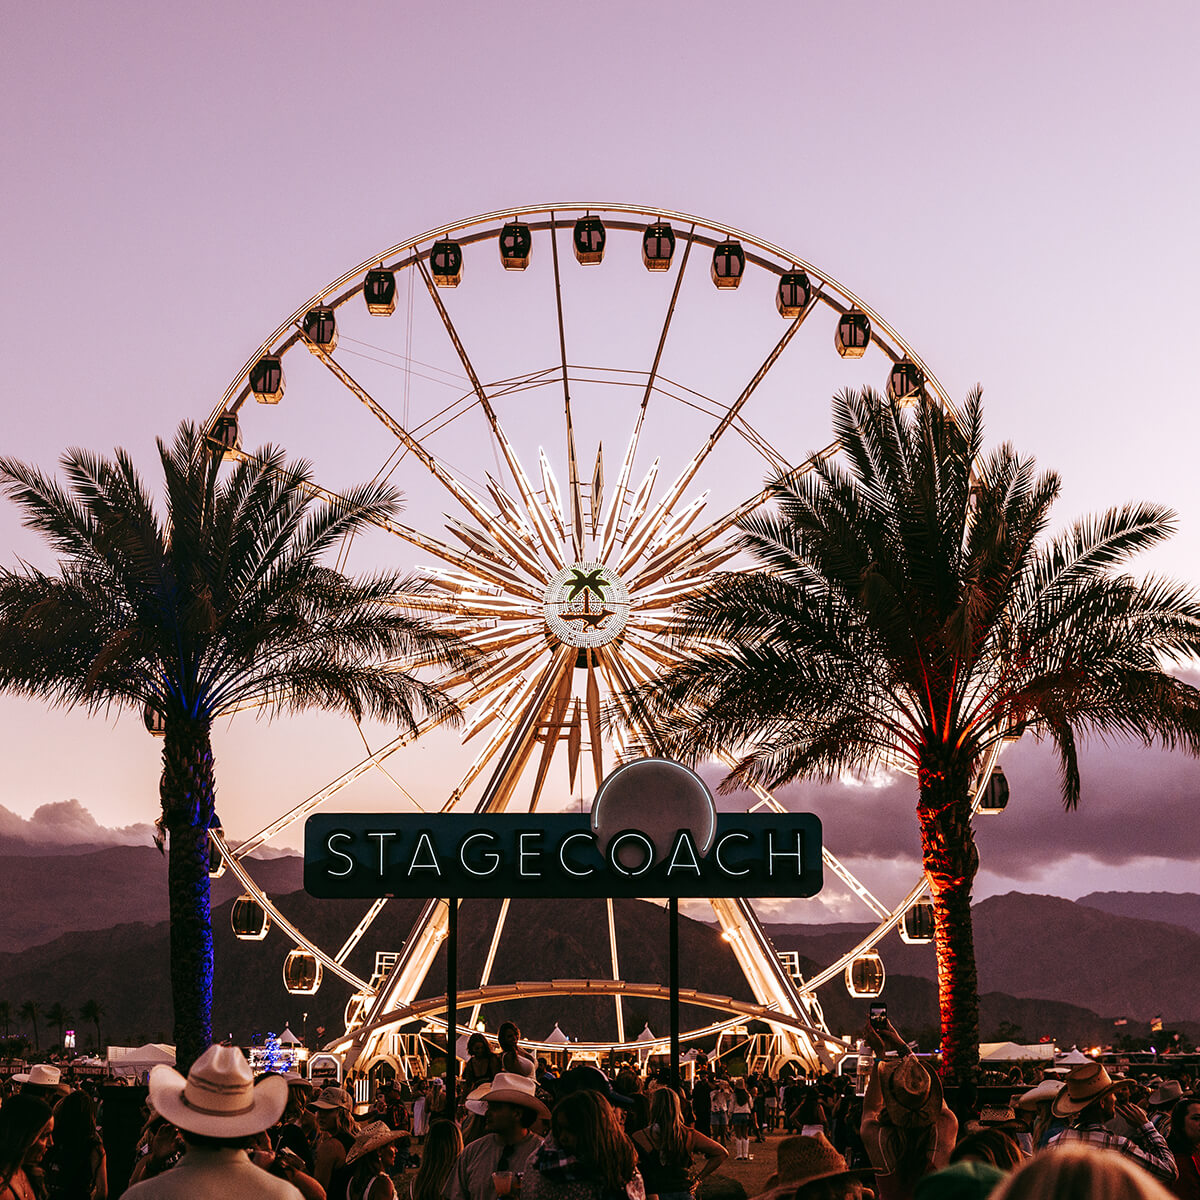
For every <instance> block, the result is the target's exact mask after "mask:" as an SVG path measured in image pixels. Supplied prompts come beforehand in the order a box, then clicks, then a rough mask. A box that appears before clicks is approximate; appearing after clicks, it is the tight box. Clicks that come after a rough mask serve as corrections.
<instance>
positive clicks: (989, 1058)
mask: <svg viewBox="0 0 1200 1200" xmlns="http://www.w3.org/2000/svg"><path fill="white" fill-rule="evenodd" d="M1053 1057H1054V1045H1053V1043H1051V1042H1038V1043H1035V1044H1034V1045H1032V1046H1022V1045H1019V1044H1018V1043H1016V1042H980V1044H979V1061H980V1062H993V1063H1008V1062H1049V1061H1050V1060H1051V1059H1052V1058H1053Z"/></svg>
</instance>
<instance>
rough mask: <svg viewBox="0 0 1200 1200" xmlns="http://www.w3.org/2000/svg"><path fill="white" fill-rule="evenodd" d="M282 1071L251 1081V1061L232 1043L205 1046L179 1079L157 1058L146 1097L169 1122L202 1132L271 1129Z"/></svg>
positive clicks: (283, 1092) (280, 1098) (227, 1134)
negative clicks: (202, 1051) (185, 1075)
mask: <svg viewBox="0 0 1200 1200" xmlns="http://www.w3.org/2000/svg"><path fill="white" fill-rule="evenodd" d="M287 1098H288V1087H287V1082H286V1081H285V1080H284V1078H283V1076H282V1075H267V1076H264V1078H263V1079H262V1080H261V1081H260V1083H259V1085H258V1086H257V1087H255V1086H254V1075H253V1074H252V1073H251V1071H250V1064H249V1063H248V1062H247V1061H246V1059H245V1057H244V1056H243V1055H242V1052H241V1051H240V1050H239V1049H238V1048H237V1047H236V1046H209V1048H208V1049H207V1050H205V1052H204V1053H203V1054H202V1055H200V1057H199V1058H198V1059H196V1061H195V1062H194V1063H192V1068H191V1070H190V1071H188V1073H187V1078H186V1079H184V1077H183V1076H182V1075H180V1074H179V1072H178V1071H176V1070H175V1068H174V1067H168V1066H167V1065H166V1064H165V1063H160V1064H159V1065H158V1066H157V1067H155V1068H154V1069H153V1070H152V1071H151V1072H150V1099H151V1101H152V1102H153V1104H154V1107H155V1109H156V1110H157V1111H158V1112H159V1113H160V1114H161V1115H162V1116H163V1117H165V1118H166V1119H167V1120H168V1121H170V1122H171V1124H172V1125H174V1126H176V1127H177V1128H179V1129H182V1130H184V1131H185V1132H187V1133H198V1134H200V1135H201V1136H203V1137H217V1138H237V1137H247V1136H249V1135H250V1134H252V1133H261V1132H262V1131H263V1130H264V1129H270V1127H271V1126H272V1125H274V1124H275V1122H276V1121H278V1120H279V1118H280V1116H282V1114H283V1110H284V1108H285V1107H286V1106H287Z"/></svg>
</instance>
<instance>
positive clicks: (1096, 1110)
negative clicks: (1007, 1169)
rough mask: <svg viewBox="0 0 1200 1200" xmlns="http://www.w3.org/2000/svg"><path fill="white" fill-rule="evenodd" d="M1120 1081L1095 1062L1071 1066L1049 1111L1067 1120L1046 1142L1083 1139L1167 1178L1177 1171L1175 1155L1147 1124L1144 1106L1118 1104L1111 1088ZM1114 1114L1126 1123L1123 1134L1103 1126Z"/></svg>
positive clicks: (1064, 1142)
mask: <svg viewBox="0 0 1200 1200" xmlns="http://www.w3.org/2000/svg"><path fill="white" fill-rule="evenodd" d="M1120 1086H1121V1085H1120V1084H1119V1083H1117V1082H1114V1081H1113V1080H1112V1079H1111V1078H1110V1077H1109V1074H1108V1072H1107V1071H1106V1070H1105V1069H1104V1067H1103V1066H1102V1065H1101V1064H1100V1063H1096V1062H1089V1063H1081V1064H1080V1065H1079V1066H1077V1067H1072V1068H1071V1070H1070V1072H1069V1073H1068V1074H1067V1078H1066V1084H1065V1086H1064V1087H1063V1089H1062V1091H1061V1092H1059V1094H1058V1095H1057V1096H1056V1097H1055V1099H1054V1102H1053V1104H1052V1105H1051V1106H1050V1109H1051V1112H1052V1113H1053V1114H1054V1115H1055V1116H1056V1117H1062V1118H1064V1119H1065V1120H1066V1121H1068V1125H1067V1127H1066V1128H1065V1129H1061V1130H1059V1132H1058V1133H1056V1134H1054V1135H1053V1136H1052V1137H1050V1139H1049V1140H1048V1141H1047V1143H1046V1144H1047V1146H1062V1145H1064V1144H1068V1143H1071V1142H1087V1143H1088V1144H1089V1145H1092V1146H1098V1147H1100V1148H1102V1149H1105V1150H1115V1151H1116V1152H1117V1153H1118V1154H1123V1155H1124V1156H1125V1157H1126V1158H1130V1159H1132V1160H1133V1161H1134V1162H1136V1163H1137V1164H1138V1166H1139V1167H1141V1168H1142V1169H1143V1170H1146V1171H1149V1172H1150V1174H1151V1175H1153V1176H1154V1177H1155V1178H1156V1179H1159V1180H1161V1181H1162V1182H1170V1181H1171V1180H1173V1179H1174V1178H1175V1176H1176V1170H1175V1159H1174V1158H1173V1157H1172V1155H1171V1152H1170V1150H1168V1149H1167V1143H1166V1139H1164V1137H1163V1135H1162V1134H1161V1133H1159V1132H1158V1130H1157V1129H1155V1128H1154V1126H1153V1125H1151V1124H1150V1118H1149V1117H1148V1116H1147V1115H1146V1111H1145V1109H1142V1108H1139V1107H1138V1106H1137V1105H1136V1104H1129V1103H1127V1102H1123V1103H1118V1101H1117V1096H1116V1091H1117V1088H1119V1087H1120ZM1115 1116H1119V1117H1120V1118H1121V1119H1122V1120H1123V1121H1125V1122H1126V1124H1127V1125H1128V1126H1129V1128H1130V1131H1131V1132H1130V1134H1129V1136H1128V1137H1126V1136H1125V1135H1124V1134H1120V1133H1113V1132H1112V1131H1111V1130H1110V1129H1108V1128H1106V1126H1107V1124H1108V1122H1110V1121H1111V1120H1112V1119H1113V1117H1115Z"/></svg>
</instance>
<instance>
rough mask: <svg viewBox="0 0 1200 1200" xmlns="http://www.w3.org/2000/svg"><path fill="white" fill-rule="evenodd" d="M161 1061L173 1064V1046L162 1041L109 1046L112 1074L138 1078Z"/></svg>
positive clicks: (109, 1062)
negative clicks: (139, 1044) (142, 1044)
mask: <svg viewBox="0 0 1200 1200" xmlns="http://www.w3.org/2000/svg"><path fill="white" fill-rule="evenodd" d="M161 1063H166V1065H167V1066H169V1067H173V1066H174V1065H175V1047H174V1046H168V1045H165V1044H164V1043H163V1042H147V1043H146V1044H145V1045H144V1046H109V1048H108V1065H109V1069H110V1070H111V1071H112V1072H113V1074H114V1075H123V1076H126V1077H133V1078H137V1079H140V1078H141V1077H142V1076H143V1075H145V1074H148V1073H149V1071H150V1069H151V1068H152V1067H157V1066H159V1064H161Z"/></svg>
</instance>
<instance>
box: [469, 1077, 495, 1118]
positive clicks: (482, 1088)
mask: <svg viewBox="0 0 1200 1200" xmlns="http://www.w3.org/2000/svg"><path fill="white" fill-rule="evenodd" d="M491 1090H492V1085H491V1084H490V1083H481V1084H480V1085H479V1086H478V1087H477V1088H472V1089H471V1091H470V1092H469V1093H468V1095H467V1098H466V1100H464V1101H463V1107H464V1108H465V1109H466V1110H467V1112H469V1113H474V1114H475V1115H476V1116H477V1117H486V1116H487V1102H486V1101H485V1100H484V1096H486V1095H487V1094H488V1092H490V1091H491Z"/></svg>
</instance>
